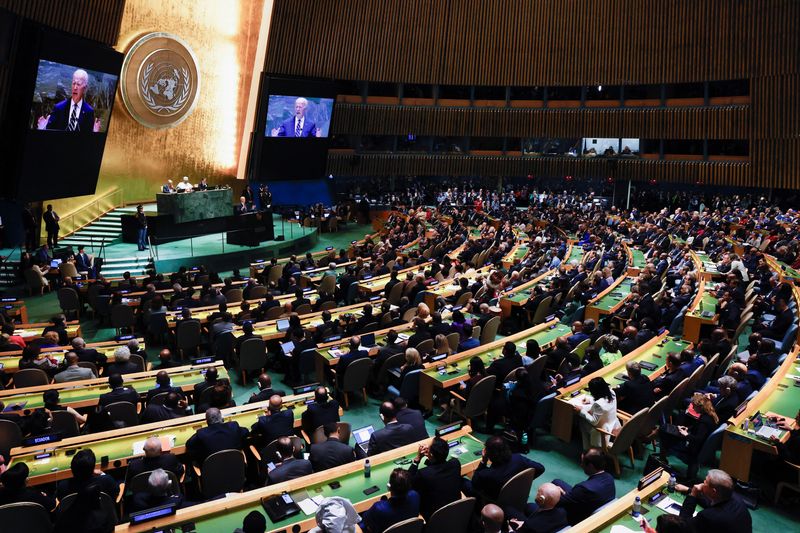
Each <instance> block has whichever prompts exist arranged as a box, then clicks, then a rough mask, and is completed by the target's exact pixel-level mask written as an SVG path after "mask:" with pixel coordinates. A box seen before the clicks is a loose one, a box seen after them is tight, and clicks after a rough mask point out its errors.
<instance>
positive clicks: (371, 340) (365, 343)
mask: <svg viewBox="0 0 800 533" xmlns="http://www.w3.org/2000/svg"><path fill="white" fill-rule="evenodd" d="M361 346H362V347H364V348H373V347H374V346H375V334H374V333H367V334H365V335H362V336H361Z"/></svg>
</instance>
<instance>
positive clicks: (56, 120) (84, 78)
mask: <svg viewBox="0 0 800 533" xmlns="http://www.w3.org/2000/svg"><path fill="white" fill-rule="evenodd" d="M88 86H89V74H88V73H87V72H86V71H85V70H83V69H78V70H76V71H75V72H74V73H73V74H72V94H71V96H70V99H69V100H64V101H63V102H59V103H57V104H56V105H55V107H53V111H52V112H51V113H50V114H49V115H47V116H46V117H39V120H38V121H37V127H38V129H40V130H44V129H48V130H62V131H72V132H84V133H91V132H93V131H100V119H97V120H95V118H94V108H92V106H90V105H89V104H88V103H87V102H86V101H84V99H83V97H84V96H85V95H86V89H87V87H88Z"/></svg>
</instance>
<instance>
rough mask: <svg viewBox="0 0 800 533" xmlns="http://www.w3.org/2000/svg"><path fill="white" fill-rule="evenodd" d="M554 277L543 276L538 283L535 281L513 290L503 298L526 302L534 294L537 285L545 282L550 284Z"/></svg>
mask: <svg viewBox="0 0 800 533" xmlns="http://www.w3.org/2000/svg"><path fill="white" fill-rule="evenodd" d="M553 277H554V276H547V277H546V278H542V279H541V280H539V282H538V283H534V284H533V285H529V286H527V287H525V288H524V289H522V290H518V291H515V292H512V293H511V294H509V295H508V296H503V297H502V299H503V300H511V301H512V302H516V303H520V304H521V303H525V302H527V301H528V299H529V298H530V297H531V295H532V294H533V291H534V289H535V288H536V287H537V286H539V285H542V284H544V285H547V284H549V283H550V281H551V280H552V279H553Z"/></svg>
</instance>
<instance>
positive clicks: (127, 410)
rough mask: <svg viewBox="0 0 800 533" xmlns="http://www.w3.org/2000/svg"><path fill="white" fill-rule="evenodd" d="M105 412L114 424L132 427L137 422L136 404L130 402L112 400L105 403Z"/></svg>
mask: <svg viewBox="0 0 800 533" xmlns="http://www.w3.org/2000/svg"><path fill="white" fill-rule="evenodd" d="M105 409H106V413H108V419H109V420H110V421H111V423H112V424H114V425H115V426H117V425H121V427H126V428H127V427H132V426H136V425H138V424H139V413H137V412H136V406H135V405H133V404H132V403H130V402H114V403H110V404H108V405H106V407H105Z"/></svg>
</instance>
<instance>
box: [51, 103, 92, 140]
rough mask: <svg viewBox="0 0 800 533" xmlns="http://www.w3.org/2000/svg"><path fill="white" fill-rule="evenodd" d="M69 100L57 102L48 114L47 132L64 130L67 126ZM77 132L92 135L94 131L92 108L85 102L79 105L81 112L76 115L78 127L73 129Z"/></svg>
mask: <svg viewBox="0 0 800 533" xmlns="http://www.w3.org/2000/svg"><path fill="white" fill-rule="evenodd" d="M70 102H71V100H70V99H67V100H64V101H63V102H59V103H57V104H56V105H55V107H53V111H52V112H51V113H50V119H49V120H48V121H47V126H46V128H47V129H48V130H66V129H67V126H68V125H69V109H70ZM75 129H76V131H77V132H81V133H92V132H93V131H94V108H93V107H92V106H90V105H89V104H88V103H87V102H86V100H84V101H83V103H82V104H81V110H80V112H79V113H78V126H77V127H76V128H75Z"/></svg>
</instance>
